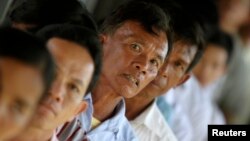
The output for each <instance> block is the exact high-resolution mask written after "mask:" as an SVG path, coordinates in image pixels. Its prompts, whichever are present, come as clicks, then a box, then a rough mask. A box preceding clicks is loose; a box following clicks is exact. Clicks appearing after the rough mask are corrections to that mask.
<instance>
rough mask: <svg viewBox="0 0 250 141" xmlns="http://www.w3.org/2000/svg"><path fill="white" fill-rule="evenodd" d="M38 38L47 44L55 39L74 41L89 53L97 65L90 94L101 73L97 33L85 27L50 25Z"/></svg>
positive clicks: (90, 86) (100, 51) (99, 44)
mask: <svg viewBox="0 0 250 141" xmlns="http://www.w3.org/2000/svg"><path fill="white" fill-rule="evenodd" d="M37 36H38V37H40V38H41V39H43V40H44V41H45V42H47V41H48V40H49V39H51V38H54V37H57V38H61V39H64V40H68V41H72V42H74V43H77V44H79V45H80V46H81V47H83V48H86V49H87V50H88V51H89V53H90V55H91V57H92V59H93V61H94V64H95V71H94V74H93V77H92V80H91V83H90V85H89V87H88V90H87V92H90V91H91V90H92V88H93V87H94V86H95V84H96V82H97V80H98V78H99V75H100V71H101V62H102V61H101V57H102V50H101V43H100V41H99V37H98V35H97V33H96V32H94V31H92V30H90V29H88V28H85V27H80V26H76V25H70V24H61V25H58V24H57V25H49V26H47V27H45V28H43V29H41V30H40V31H39V32H38V33H37Z"/></svg>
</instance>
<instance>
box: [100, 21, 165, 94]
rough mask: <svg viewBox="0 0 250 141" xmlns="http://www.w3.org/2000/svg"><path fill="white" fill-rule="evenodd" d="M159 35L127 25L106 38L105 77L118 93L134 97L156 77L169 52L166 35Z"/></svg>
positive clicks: (103, 73)
mask: <svg viewBox="0 0 250 141" xmlns="http://www.w3.org/2000/svg"><path fill="white" fill-rule="evenodd" d="M158 34H159V36H156V35H152V34H150V33H148V32H146V31H145V30H144V29H143V27H142V26H141V25H140V24H139V23H138V22H134V21H126V22H125V23H124V24H123V25H122V26H121V27H119V28H118V29H117V30H116V31H115V33H113V34H112V35H104V40H103V48H104V50H103V51H104V57H103V70H102V76H103V77H105V79H107V80H108V82H109V83H110V84H109V85H110V86H111V87H112V88H113V89H114V91H115V92H116V93H118V94H119V95H121V96H123V97H125V98H130V97H133V96H135V95H136V94H137V93H138V92H139V91H140V90H141V89H142V88H144V87H145V86H146V85H147V84H148V83H149V82H150V81H152V80H153V79H154V78H155V77H156V75H157V72H158V70H159V68H160V67H161V66H162V64H163V62H164V59H165V56H166V54H167V51H168V44H167V38H166V35H165V33H163V32H159V33H158Z"/></svg>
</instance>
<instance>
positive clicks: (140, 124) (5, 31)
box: [0, 0, 234, 141]
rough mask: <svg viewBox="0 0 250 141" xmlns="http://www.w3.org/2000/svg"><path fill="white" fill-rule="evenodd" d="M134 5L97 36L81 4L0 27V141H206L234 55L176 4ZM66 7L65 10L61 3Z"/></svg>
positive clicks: (52, 7) (24, 9) (68, 2)
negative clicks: (208, 126) (217, 93)
mask: <svg viewBox="0 0 250 141" xmlns="http://www.w3.org/2000/svg"><path fill="white" fill-rule="evenodd" d="M161 2H162V1H160V2H159V3H158V2H149V1H148V0H140V1H128V2H126V3H123V4H122V5H121V6H119V7H118V8H117V9H116V10H115V11H113V12H112V13H111V14H110V15H109V16H108V17H106V19H105V20H104V22H103V23H102V25H101V26H100V28H99V29H100V30H97V25H96V23H95V22H94V20H93V19H92V17H91V15H90V14H89V13H88V11H87V10H86V9H85V8H84V7H83V4H81V3H80V2H78V1H77V0H50V1H48V0H26V1H25V2H23V3H22V4H20V5H18V6H17V7H15V8H13V10H12V11H11V12H10V15H9V19H10V21H11V24H10V26H11V27H1V29H0V46H1V48H0V79H1V81H0V90H1V93H0V97H1V98H0V124H1V126H0V140H1V141H48V140H50V141H83V140H86V141H100V140H102V141H136V140H140V141H177V140H180V141H203V140H207V125H208V124H225V123H226V120H225V118H224V115H223V113H222V112H221V111H220V109H219V108H218V107H217V105H216V104H215V103H214V101H213V97H214V93H216V92H215V91H216V90H218V87H221V84H222V83H223V82H224V75H225V74H226V73H227V69H228V66H229V63H230V61H231V56H232V52H233V51H234V50H233V41H232V38H231V36H230V35H228V34H227V33H224V32H223V31H222V30H221V29H220V28H219V27H217V26H216V27H214V25H211V27H212V28H211V27H210V28H209V29H208V28H207V25H206V24H207V23H206V24H204V21H203V20H202V18H199V17H197V15H193V13H192V12H189V11H188V10H189V8H188V7H187V6H186V5H182V4H181V3H178V2H173V1H167V2H165V3H161ZM59 3H60V5H59Z"/></svg>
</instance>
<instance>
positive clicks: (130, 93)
mask: <svg viewBox="0 0 250 141" xmlns="http://www.w3.org/2000/svg"><path fill="white" fill-rule="evenodd" d="M137 93H138V92H135V91H134V90H133V89H132V88H130V87H129V86H123V87H122V88H121V89H120V92H119V94H120V96H122V97H123V98H132V97H134V96H135V95H136V94H137Z"/></svg>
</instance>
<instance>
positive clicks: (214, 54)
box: [204, 44, 227, 61]
mask: <svg viewBox="0 0 250 141" xmlns="http://www.w3.org/2000/svg"><path fill="white" fill-rule="evenodd" d="M204 57H205V58H206V59H207V60H211V61H212V60H217V61H219V60H226V59H227V52H226V50H225V49H223V48H222V47H220V46H218V45H215V44H208V46H207V48H206V50H205V53H204Z"/></svg>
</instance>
